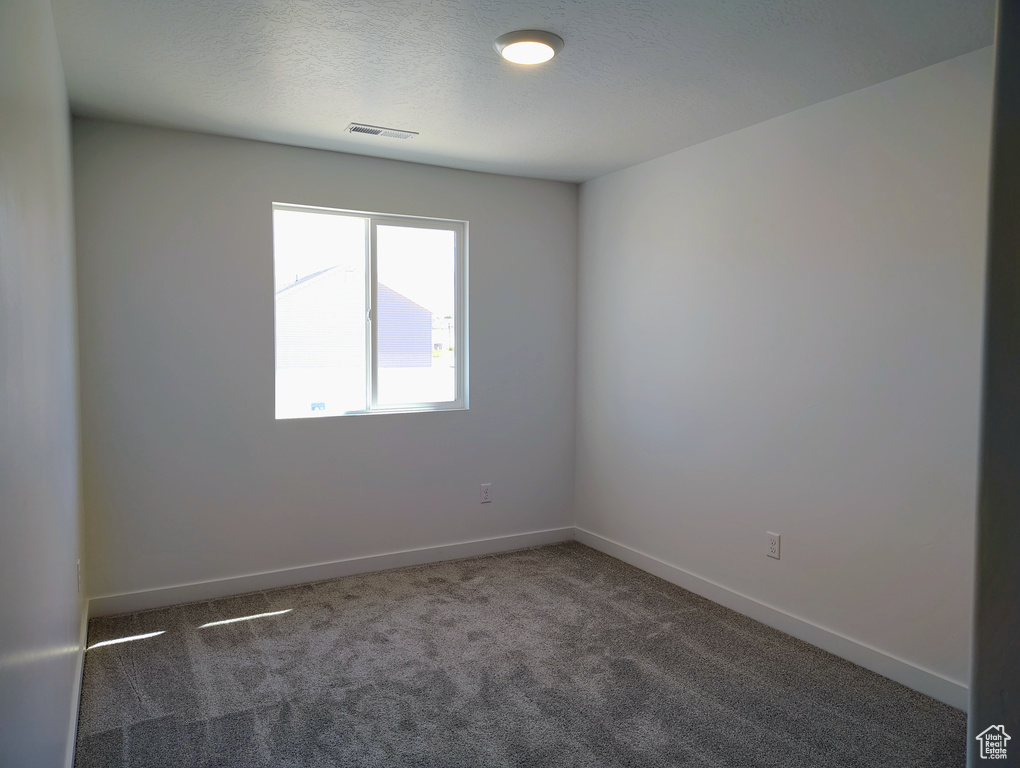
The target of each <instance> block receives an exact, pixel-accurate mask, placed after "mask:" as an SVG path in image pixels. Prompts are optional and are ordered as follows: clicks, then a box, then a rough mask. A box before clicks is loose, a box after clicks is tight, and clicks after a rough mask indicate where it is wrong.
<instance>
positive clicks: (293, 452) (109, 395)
mask: <svg viewBox="0 0 1020 768" xmlns="http://www.w3.org/2000/svg"><path fill="white" fill-rule="evenodd" d="M74 169H75V194H76V200H77V207H76V214H77V233H78V241H77V243H78V257H79V280H78V290H79V304H80V312H79V319H80V337H81V358H82V363H81V369H82V371H81V389H82V430H83V457H84V480H85V504H86V512H87V515H88V530H87V532H86V547H87V552H88V566H89V568H90V587H91V589H90V594H92V595H95V596H103V595H114V594H120V593H131V592H136V591H139V590H148V589H155V588H162V587H169V586H173V585H179V584H186V583H191V582H202V581H206V580H211V579H220V578H228V577H234V576H241V575H246V574H252V573H259V572H265V571H271V570H276V569H285V568H293V567H299V566H305V565H310V564H315V563H324V562H330V561H334V560H340V559H344V558H350V557H359V556H365V555H371V554H377V553H385V552H392V551H398V550H404V549H412V548H418V547H427V546H436V545H443V544H449V543H452V542H461V541H469V540H475V539H483V538H488V537H497V536H505V535H512V534H519V533H524V532H531V531H538V530H545V529H551V528H557V527H560V526H569V525H571V524H572V522H573V521H572V510H573V488H574V482H573V475H574V464H573V460H574V459H573V457H574V407H573V396H574V383H575V382H574V360H575V354H574V341H575V319H576V304H575V294H576V226H577V224H576V222H577V187H576V186H575V185H571V184H561V183H554V182H545V181H533V180H526V179H520V178H512V177H502V176H493V175H486V174H480V173H470V172H464V171H452V170H447V169H442V168H434V167H427V166H418V165H413V164H408V163H400V162H393V161H387V160H377V159H372V158H367V157H357V156H352V155H342V154H337V153H329V152H321V151H315V150H308V149H298V148H293V147H284V146H280V145H272V144H262V143H258V142H251V141H242V140H237V139H227V138H219V137H212V136H205V135H199V134H192V133H185V132H177V131H169V130H161V129H152V128H142V127H137V126H129V125H123V124H117V123H108V122H101V121H91V120H84V121H78V120H76V121H75V125H74ZM273 201H282V202H291V203H303V204H310V205H320V206H333V207H338V208H350V209H357V210H367V211H378V212H388V213H398V214H410V215H421V216H435V217H443V218H454V219H466V220H468V221H469V222H470V357H471V367H470V393H471V409H470V410H469V411H464V412H440V413H421V414H393V415H381V414H373V415H367V416H354V417H339V418H329V419H315V420H294V421H275V420H274V418H273V413H274V400H273V365H274V363H273V254H272V239H271V224H272V221H271V214H272V211H271V207H270V206H271V203H272V202H273ZM483 482H491V483H492V484H493V490H494V495H495V502H494V503H492V504H487V505H484V506H482V505H480V504H479V503H478V486H479V484H480V483H483Z"/></svg>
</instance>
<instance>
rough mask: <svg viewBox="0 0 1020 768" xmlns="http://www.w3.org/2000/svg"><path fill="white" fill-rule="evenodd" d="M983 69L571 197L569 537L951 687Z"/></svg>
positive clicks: (912, 79)
mask: <svg viewBox="0 0 1020 768" xmlns="http://www.w3.org/2000/svg"><path fill="white" fill-rule="evenodd" d="M991 61H992V56H991V51H990V49H985V50H982V51H978V52H975V53H972V54H968V55H965V56H962V57H960V58H957V59H953V60H951V61H947V62H944V63H941V64H938V65H936V66H933V67H930V68H927V69H924V70H921V71H918V72H915V73H912V74H909V75H906V76H904V77H900V78H897V79H895V80H892V81H889V82H886V83H882V84H880V85H876V86H874V87H871V88H867V89H864V90H861V91H858V92H856V93H852V94H849V95H847V96H843V97H840V98H837V99H834V100H832V101H828V102H825V103H822V104H818V105H815V106H813V107H810V108H807V109H803V110H800V111H798V112H794V113H792V114H789V115H786V116H784V117H780V118H777V119H775V120H771V121H769V122H766V123H763V124H760V125H756V126H753V127H751V128H748V129H746V130H742V131H739V132H737V133H733V134H730V135H728V136H724V137H721V138H718V139H715V140H713V141H709V142H706V143H704V144H701V145H699V146H696V147H692V148H690V149H687V150H683V151H680V152H676V153H674V154H671V155H668V156H666V157H663V158H660V159H658V160H654V161H651V162H648V163H645V164H642V165H639V166H636V167H633V168H630V169H627V170H624V171H620V172H618V173H615V174H612V175H610V176H606V177H603V178H600V179H597V180H595V181H593V182H590V183H587V184H585V185H583V187H582V191H581V212H580V221H581V224H580V249H581V250H580V253H581V256H580V261H579V294H578V297H579V321H578V327H579V333H580V346H579V362H578V382H579V401H578V457H577V521H578V525H579V527H580V528H583V529H587V530H589V531H591V532H594V533H596V534H598V535H599V536H601V537H603V538H604V539H609V540H612V541H615V542H618V543H620V544H623V545H625V546H626V547H629V548H630V549H632V550H637V551H638V552H643V553H645V554H647V555H650V556H652V557H653V558H656V559H658V560H661V561H664V562H665V563H667V564H669V565H672V566H676V567H677V568H680V569H683V570H684V571H687V572H689V573H691V574H694V575H695V576H698V577H701V579H704V580H706V581H705V582H704V583H705V584H708V583H709V582H714V583H715V584H717V585H721V586H722V587H725V588H726V589H728V590H731V591H733V592H737V593H740V594H742V595H746V596H748V597H750V598H753V599H754V600H756V601H758V602H760V603H764V604H766V605H769V606H772V607H774V608H777V609H779V611H781V612H785V613H787V614H792V615H793V616H795V617H799V618H801V619H804V620H806V621H807V622H811V623H814V624H816V625H819V626H820V627H822V628H824V629H826V630H829V631H830V632H832V633H836V634H841V635H844V636H846V637H848V638H851V639H853V640H855V641H857V642H858V643H859V644H863V645H865V646H867V645H870V646H873V647H874V648H875V649H878V650H879V651H881V652H882V653H884V654H887V655H891V656H893V657H898V658H899V659H902V660H904V661H906V662H908V663H909V664H912V665H914V666H916V667H920V668H922V669H926V670H930V671H931V672H934V673H935V674H936V675H941V676H943V677H945V678H948V679H949V680H950V681H953V682H956V683H959V684H960V685H961V686H963V685H966V683H967V680H968V645H969V636H970V627H971V588H972V569H973V529H974V509H975V496H976V470H977V449H978V416H979V399H980V352H981V324H982V295H983V284H982V281H983V275H984V258H985V218H986V185H987V180H988V175H987V165H988V156H987V153H988V137H989V130H990V105H991ZM766 530H771V531H777V532H779V533H780V534H781V535H782V560H781V561H778V562H777V561H775V560H770V559H768V558H767V557H766V556H765V549H766V540H765V531H766ZM956 700H957V701H958V700H959V699H958V698H957V699H956Z"/></svg>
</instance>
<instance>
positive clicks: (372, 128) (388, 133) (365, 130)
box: [344, 123, 418, 139]
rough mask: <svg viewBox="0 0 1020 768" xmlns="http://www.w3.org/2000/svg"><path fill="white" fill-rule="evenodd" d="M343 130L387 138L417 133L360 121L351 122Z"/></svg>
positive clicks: (412, 135) (410, 136) (411, 137)
mask: <svg viewBox="0 0 1020 768" xmlns="http://www.w3.org/2000/svg"><path fill="white" fill-rule="evenodd" d="M344 130H346V131H347V133H360V134H363V135H365V136H384V137H385V138H387V139H413V138H414V137H415V136H417V135H418V132H417V131H401V130H398V129H396V128H383V127H381V126H378V125H364V124H362V123H351V124H350V125H348V126H347V128H345V129H344Z"/></svg>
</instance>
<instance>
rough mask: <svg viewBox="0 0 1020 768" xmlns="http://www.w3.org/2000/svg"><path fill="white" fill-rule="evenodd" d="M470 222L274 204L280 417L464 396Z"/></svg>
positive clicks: (423, 405)
mask: <svg viewBox="0 0 1020 768" xmlns="http://www.w3.org/2000/svg"><path fill="white" fill-rule="evenodd" d="M466 229H467V228H466V224H465V222H459V221H444V220H434V219H419V218H410V217H398V216H376V215H370V214H361V213H354V212H349V211H335V210H329V209H321V208H308V207H302V206H296V205H284V204H275V205H274V206H273V253H274V266H275V308H276V418H278V419H294V418H315V417H322V416H338V415H342V414H350V413H365V412H371V411H387V410H388V411H393V410H442V409H453V408H464V407H466V397H465V394H466V393H465V389H466V388H465V382H466V376H465V373H466V371H465V370H464V366H463V360H465V359H466V356H465V355H464V349H463V348H464V343H463V340H464V338H466V333H465V328H464V327H463V326H464V318H463V307H464V305H465V303H466V302H465V288H466V286H465V285H464V274H465V270H464V265H465V250H466V248H465V246H466V243H465V237H466Z"/></svg>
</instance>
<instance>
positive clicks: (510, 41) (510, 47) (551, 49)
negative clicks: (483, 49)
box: [493, 29, 563, 64]
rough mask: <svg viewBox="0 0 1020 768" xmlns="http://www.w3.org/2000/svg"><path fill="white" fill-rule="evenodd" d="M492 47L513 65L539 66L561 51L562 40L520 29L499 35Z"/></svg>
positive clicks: (550, 35) (556, 36) (549, 34)
mask: <svg viewBox="0 0 1020 768" xmlns="http://www.w3.org/2000/svg"><path fill="white" fill-rule="evenodd" d="M493 47H494V48H495V49H496V53H498V54H499V55H500V56H502V57H503V58H504V59H506V60H507V61H512V62H513V63H514V64H541V63H542V62H544V61H549V59H551V58H552V57H553V56H555V55H556V54H557V53H559V52H560V51H562V50H563V38H561V37H560V36H559V35H554V34H553V33H552V32H542V31H541V30H538V29H522V30H519V31H517V32H507V33H506V34H505V35H500V36H499V37H497V38H496V43H495V45H494V46H493Z"/></svg>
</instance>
